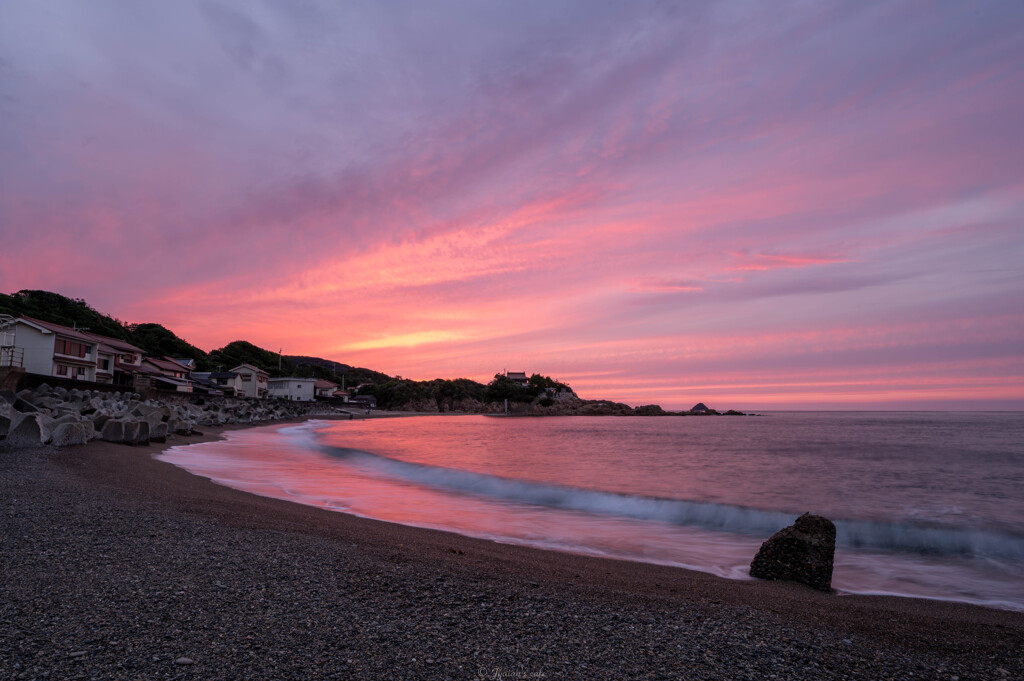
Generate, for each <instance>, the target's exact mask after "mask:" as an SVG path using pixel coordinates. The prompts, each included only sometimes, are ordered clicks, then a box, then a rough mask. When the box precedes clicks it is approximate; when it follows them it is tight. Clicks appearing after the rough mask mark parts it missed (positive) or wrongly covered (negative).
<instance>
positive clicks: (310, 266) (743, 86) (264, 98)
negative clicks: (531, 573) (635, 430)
mask: <svg viewBox="0 0 1024 681" xmlns="http://www.w3.org/2000/svg"><path fill="white" fill-rule="evenodd" d="M1022 36H1024V3H1022V2H1014V1H1005V2H1000V1H993V2H970V1H967V0H964V1H962V2H953V1H939V2H882V3H864V2H860V1H859V0H858V1H855V2H848V3H839V2H790V3H786V2H751V3H742V2H728V3H711V4H704V3H698V2H686V3H671V2H663V3H653V2H652V3H648V2H628V3H627V2H597V1H594V0H585V1H580V2H508V3H496V2H480V1H479V0H466V1H464V2H448V1H442V0H437V1H434V2H404V3H403V2H334V1H333V0H323V1H322V2H315V1H305V0H304V1H291V2H265V3H260V2H219V1H217V0H208V1H204V2H187V1H182V2H177V1H175V2H123V1H122V2H104V1H102V0H94V1H90V2H81V1H79V0H66V1H63V2H62V1H59V0H48V1H46V2H39V1H37V0H7V1H5V2H3V3H2V4H0V251H2V254H3V255H2V258H0V291H2V292H4V293H11V292H14V291H17V290H19V289H25V288H40V289H46V290H51V291H56V292H59V293H62V294H64V295H67V296H71V297H75V298H84V299H86V300H87V301H88V302H89V303H90V304H91V305H92V306H93V307H95V308H97V309H98V310H99V311H101V312H105V313H108V314H111V315H113V316H115V317H118V318H119V319H122V320H125V321H130V322H148V321H155V322H160V323H162V324H164V325H165V326H167V327H169V328H171V329H173V330H174V331H175V332H176V333H177V334H178V335H180V336H182V337H183V338H185V339H186V340H188V341H189V342H191V343H193V344H195V345H197V346H199V347H201V348H203V349H204V350H211V349H214V348H219V347H222V346H224V345H225V344H227V343H228V342H230V341H232V340H236V339H246V340H249V341H251V342H253V343H256V344H257V345H259V346H261V347H265V348H268V349H273V350H275V351H276V350H277V349H278V348H282V349H283V351H284V353H285V354H294V355H298V354H304V355H315V356H320V357H325V358H329V359H333V360H337V361H340V362H345V363H348V364H354V365H358V366H366V367H370V368H373V369H377V370H380V371H384V372H386V373H389V374H393V375H401V376H404V377H406V378H415V379H432V378H436V377H445V378H455V377H459V376H465V377H468V378H475V379H477V380H482V381H487V380H489V379H490V377H492V376H493V375H494V373H495V372H497V371H501V370H502V369H509V370H515V371H519V370H525V371H527V372H530V373H533V372H539V373H543V374H548V375H551V376H553V377H556V378H559V379H562V380H565V381H567V382H569V383H570V384H571V385H572V386H573V387H574V388H575V389H576V390H577V392H579V393H580V394H581V396H583V397H585V398H608V399H614V400H617V401H624V402H628V403H630V404H633V405H636V404H648V403H658V404H661V405H662V406H664V407H665V408H675V409H678V408H688V407H689V406H691V405H692V404H694V403H695V402H697V401H704V402H706V403H708V404H709V405H710V406H713V407H720V408H724V409H727V408H738V409H772V408H804V409H815V408H847V409H874V408H880V409H895V408H926V409H949V408H965V409H1024V39H1022Z"/></svg>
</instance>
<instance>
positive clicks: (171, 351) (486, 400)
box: [0, 290, 629, 413]
mask: <svg viewBox="0 0 1024 681" xmlns="http://www.w3.org/2000/svg"><path fill="white" fill-rule="evenodd" d="M0 314H8V315H11V316H12V317H18V316H22V315H25V316H29V317H34V318H36V319H41V320H43V321H47V322H52V323H55V324H62V325H64V326H70V327H73V328H78V329H82V330H88V331H91V332H93V333H97V334H101V335H104V336H110V337H112V338H119V339H121V340H125V341H128V342H129V343H132V344H133V345H136V346H138V347H139V348H142V349H143V350H144V351H145V352H146V354H147V355H148V356H151V357H177V358H189V359H193V360H195V362H196V367H197V369H199V370H200V371H230V370H231V369H232V368H233V367H236V366H238V365H239V364H251V365H253V366H255V367H259V368H260V369H263V370H264V371H266V372H267V373H269V374H270V375H271V376H298V377H303V378H322V379H326V380H329V381H332V382H334V383H338V384H339V385H341V384H342V383H344V385H345V386H346V387H347V388H348V389H349V390H355V389H356V388H358V394H360V395H372V396H373V397H375V398H376V400H377V406H378V407H379V408H381V409H394V410H407V411H438V412H447V411H482V412H495V411H498V410H499V409H503V408H504V404H505V400H508V402H509V403H510V404H512V405H513V406H515V407H516V408H515V409H514V411H517V412H519V413H525V410H533V411H531V413H553V412H550V410H552V409H555V408H556V406H557V405H555V404H554V402H555V400H554V399H553V397H552V396H553V395H556V394H561V395H563V396H571V399H572V400H575V402H573V407H574V408H576V407H578V406H579V405H580V404H583V401H581V400H579V398H577V397H576V396H575V394H574V393H572V390H571V388H569V386H568V385H566V384H565V383H560V382H558V381H555V380H553V379H552V378H550V377H548V376H542V375H540V374H533V375H532V376H530V378H529V380H528V381H527V383H526V385H521V384H520V383H517V382H516V381H514V380H512V379H510V378H508V377H507V376H506V375H505V374H495V376H494V379H493V380H492V381H491V382H490V383H488V384H487V385H484V384H483V383H479V382H477V381H474V380H471V379H468V378H457V379H443V378H435V379H433V380H429V381H413V380H409V379H405V378H402V377H401V376H389V375H387V374H385V373H382V372H380V371H374V370H372V369H367V368H363V367H354V366H351V365H348V364H343V363H341V362H336V361H333V360H328V359H322V358H320V357H306V356H292V355H282V354H279V353H276V352H273V351H271V350H265V349H263V348H261V347H258V346H256V345H253V344H252V343H250V342H248V341H244V340H236V341H232V342H230V343H228V344H227V345H225V346H224V347H222V348H218V349H216V350H211V351H210V352H208V353H207V352H204V351H203V350H201V349H200V348H197V347H196V346H194V345H192V344H191V343H189V342H187V341H185V340H183V339H182V338H180V337H178V336H177V335H176V334H175V333H174V332H173V331H171V330H170V329H168V328H166V327H164V326H163V325H161V324H157V323H153V322H147V323H142V324H129V323H125V322H122V321H121V320H119V319H117V318H116V317H112V316H110V315H106V314H103V313H101V312H98V311H96V310H95V309H93V308H92V307H91V306H90V305H89V304H88V303H87V302H86V301H84V300H82V299H76V298H66V297H64V296H62V295H60V294H57V293H51V292H49V291H35V290H23V291H18V292H17V293H12V294H10V295H3V294H0ZM577 403H578V404H577ZM561 406H563V407H564V406H565V405H564V404H563V405H561ZM619 407H625V409H629V407H626V406H625V405H617V407H616V408H617V409H618V408H619ZM537 410H541V411H540V412H538V411H537ZM619 411H621V409H619Z"/></svg>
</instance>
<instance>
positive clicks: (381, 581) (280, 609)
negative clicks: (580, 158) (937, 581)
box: [0, 429, 1024, 680]
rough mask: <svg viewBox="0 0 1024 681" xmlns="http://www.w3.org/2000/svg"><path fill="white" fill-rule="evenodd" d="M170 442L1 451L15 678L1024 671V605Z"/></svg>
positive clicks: (0, 618)
mask: <svg viewBox="0 0 1024 681" xmlns="http://www.w3.org/2000/svg"><path fill="white" fill-rule="evenodd" d="M220 432H221V431H219V430H217V429H209V430H208V431H207V432H206V434H205V435H204V436H203V437H204V438H205V439H212V438H216V437H218V436H219V433H220ZM198 439H199V438H196V437H190V438H178V439H177V440H176V441H174V442H173V443H171V444H183V443H188V442H195V441H197V440H198ZM166 446H170V444H166V445H164V444H160V445H156V444H154V445H149V446H144V447H129V446H125V445H117V444H111V443H105V442H101V441H92V442H90V443H89V444H87V445H84V446H79V447H70V448H63V449H55V448H36V449H30V450H16V451H2V450H0V528H2V531H0V535H2V538H3V542H2V545H0V678H3V679H8V678H10V679H193V678H194V679H350V678H356V679H484V678H486V679H669V678H671V679H770V678H778V679H829V678H836V679H907V678H927V679H964V680H966V679H987V678H992V679H1005V678H1022V677H1024V662H1022V656H1021V652H1020V651H1021V650H1024V613H1019V612H1013V611H1004V610H994V609H988V608H982V607H978V606H972V605H966V604H960V603H950V602H944V601H929V600H918V599H907V598H884V597H865V596H838V595H835V594H826V593H818V592H815V591H814V590H812V589H810V588H807V587H803V586H799V585H795V584H786V583H778V582H759V581H734V580H725V579H721V578H718V577H715V576H712V575H708V574H704V573H698V572H691V571H687V570H682V569H679V568H671V567H663V566H657V565H649V564H642V563H632V562H625V561H613V560H603V559H599V558H593V557H584V556H577V555H573V554H567V553H555V552H548V551H541V550H535V549H529V548H524V547H517V546H511V545H506V544H498V543H494V542H488V541H484V540H478V539H471V538H467V537H462V536H459V535H454V534H448V533H443V532H437V531H432V530H424V529H416V528H410V527H405V526H401V525H394V524H389V523H383V522H379V521H374V520H368V519H363V518H357V517H354V516H350V515H345V514H341V513H334V512H330V511H324V510H320V509H316V508H311V507H306V506H300V505H296V504H292V503H288V502H284V501H278V500H274V499H267V498H263V497H258V496H254V495H251V494H247V493H244V492H240V491H236V490H232V489H228V488H225V487H222V486H219V485H215V484H213V483H211V482H210V481H208V480H206V479H203V478H200V477H197V476H193V475H191V474H189V473H187V472H185V471H183V470H181V469H178V468H176V467H174V466H171V465H170V464H167V463H163V462H159V461H156V460H154V459H153V454H155V453H158V452H159V451H160V450H161V449H162V448H164V447H166Z"/></svg>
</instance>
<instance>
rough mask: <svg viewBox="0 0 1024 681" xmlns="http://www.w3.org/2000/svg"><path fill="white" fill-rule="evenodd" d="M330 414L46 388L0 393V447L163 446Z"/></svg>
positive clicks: (268, 403)
mask: <svg viewBox="0 0 1024 681" xmlns="http://www.w3.org/2000/svg"><path fill="white" fill-rule="evenodd" d="M183 397H184V395H183ZM321 413H322V414H326V413H335V410H334V409H333V408H332V407H326V406H323V405H321V404H318V403H315V402H287V401H282V400H255V399H245V398H232V397H199V396H194V397H186V398H185V400H183V401H181V402H180V403H177V404H175V403H171V402H170V401H164V400H153V399H142V396H141V395H139V394H138V393H133V392H114V393H111V392H100V391H92V390H78V389H71V390H67V389H64V388H59V387H58V388H51V387H50V386H48V385H46V384H45V383H44V384H42V385H40V386H38V387H36V388H35V389H33V390H22V391H20V392H18V393H14V392H12V391H10V390H3V391H0V446H3V447H5V448H8V449H17V448H22V447H38V446H40V445H53V446H57V447H66V446H70V445H81V444H85V443H86V442H88V441H89V440H93V439H98V440H105V441H107V442H117V443H124V444H130V445H143V444H148V443H150V442H165V441H166V440H167V439H168V438H173V437H174V436H176V435H177V436H186V435H191V434H194V433H196V432H197V431H196V428H202V427H211V426H223V425H229V424H235V423H258V422H260V421H277V420H281V419H291V418H297V417H300V416H306V415H310V414H321Z"/></svg>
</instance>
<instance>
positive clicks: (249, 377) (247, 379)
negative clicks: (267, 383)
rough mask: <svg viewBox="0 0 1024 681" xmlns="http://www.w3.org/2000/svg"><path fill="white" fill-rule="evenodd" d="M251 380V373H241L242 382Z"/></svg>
mask: <svg viewBox="0 0 1024 681" xmlns="http://www.w3.org/2000/svg"><path fill="white" fill-rule="evenodd" d="M251 380H252V374H242V383H248V382H249V381H251Z"/></svg>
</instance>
